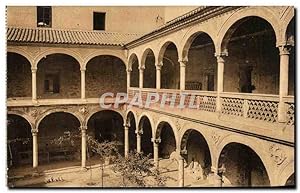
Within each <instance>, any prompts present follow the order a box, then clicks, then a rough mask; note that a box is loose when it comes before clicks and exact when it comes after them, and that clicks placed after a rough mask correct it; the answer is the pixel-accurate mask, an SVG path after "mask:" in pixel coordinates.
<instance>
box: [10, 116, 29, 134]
mask: <svg viewBox="0 0 300 193" xmlns="http://www.w3.org/2000/svg"><path fill="white" fill-rule="evenodd" d="M9 115H13V116H17V117H20V118H21V119H23V120H24V121H26V122H27V123H28V125H30V129H31V132H32V131H33V125H32V123H31V122H30V121H29V118H28V117H26V116H25V115H22V114H20V113H18V112H7V117H6V118H7V119H8V116H9Z"/></svg>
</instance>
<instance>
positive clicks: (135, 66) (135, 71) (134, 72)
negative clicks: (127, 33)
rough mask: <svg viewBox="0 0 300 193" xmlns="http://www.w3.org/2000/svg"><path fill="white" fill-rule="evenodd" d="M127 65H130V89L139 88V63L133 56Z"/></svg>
mask: <svg viewBox="0 0 300 193" xmlns="http://www.w3.org/2000/svg"><path fill="white" fill-rule="evenodd" d="M129 65H131V73H130V87H139V61H138V58H137V56H136V55H135V54H132V55H131V56H130V59H129Z"/></svg>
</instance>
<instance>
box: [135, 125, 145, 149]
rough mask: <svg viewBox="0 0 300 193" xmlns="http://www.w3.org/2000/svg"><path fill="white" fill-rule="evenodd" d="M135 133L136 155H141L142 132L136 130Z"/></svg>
mask: <svg viewBox="0 0 300 193" xmlns="http://www.w3.org/2000/svg"><path fill="white" fill-rule="evenodd" d="M135 133H136V151H137V152H138V153H141V151H142V147H141V146H142V143H141V142H142V141H141V138H142V134H143V131H142V130H136V131H135Z"/></svg>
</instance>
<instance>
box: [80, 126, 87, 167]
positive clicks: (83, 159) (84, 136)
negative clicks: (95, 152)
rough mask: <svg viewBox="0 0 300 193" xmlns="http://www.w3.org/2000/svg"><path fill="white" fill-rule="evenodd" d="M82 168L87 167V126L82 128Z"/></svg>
mask: <svg viewBox="0 0 300 193" xmlns="http://www.w3.org/2000/svg"><path fill="white" fill-rule="evenodd" d="M80 129H81V167H82V168H85V167H86V149H87V147H86V130H87V126H81V127H80Z"/></svg>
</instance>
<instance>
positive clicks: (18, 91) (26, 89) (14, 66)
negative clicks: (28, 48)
mask: <svg viewBox="0 0 300 193" xmlns="http://www.w3.org/2000/svg"><path fill="white" fill-rule="evenodd" d="M6 60H7V98H14V97H28V98H30V97H31V64H30V62H29V61H28V60H27V59H26V58H25V57H24V56H22V55H20V54H16V53H12V52H8V53H7V58H6Z"/></svg>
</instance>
